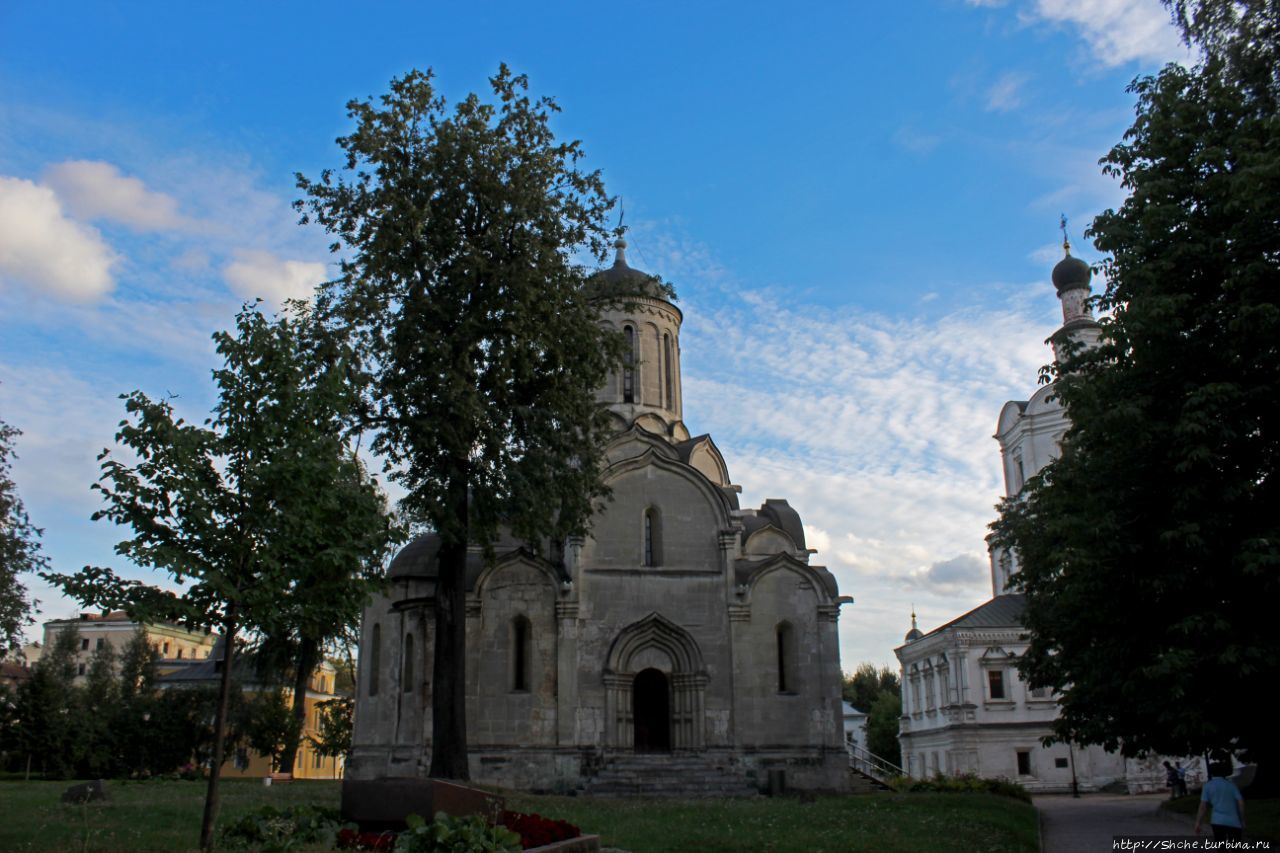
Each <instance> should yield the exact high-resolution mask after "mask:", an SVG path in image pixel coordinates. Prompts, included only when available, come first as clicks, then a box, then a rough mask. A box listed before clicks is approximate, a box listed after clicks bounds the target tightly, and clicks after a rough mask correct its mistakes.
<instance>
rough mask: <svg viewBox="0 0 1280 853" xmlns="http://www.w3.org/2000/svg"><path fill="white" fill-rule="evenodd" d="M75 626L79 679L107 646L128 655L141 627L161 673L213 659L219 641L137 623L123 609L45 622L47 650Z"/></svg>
mask: <svg viewBox="0 0 1280 853" xmlns="http://www.w3.org/2000/svg"><path fill="white" fill-rule="evenodd" d="M72 627H74V628H76V629H77V630H78V631H79V632H80V648H79V649H77V650H76V671H77V678H83V677H84V675H85V673H86V672H88V669H89V659H90V658H91V657H93V653H94V652H95V651H97V650H98V649H100V648H102V647H103V646H110V647H111V648H112V649H113V650H114V651H115V653H116V655H117V656H119V655H122V654H124V650H125V647H126V646H128V645H129V642H130V641H131V640H132V639H133V636H134V634H135V633H137V631H138V629H139V628H141V629H142V630H143V632H144V633H145V634H146V637H147V642H148V643H150V644H151V646H152V647H153V648H154V649H155V650H156V653H157V654H158V655H159V656H160V660H159V666H158V669H159V671H160V673H161V674H164V673H168V672H173V671H174V670H175V669H177V668H179V667H183V666H186V665H188V664H189V663H190V662H192V661H200V660H204V659H205V658H207V657H209V654H210V652H212V651H213V646H214V643H215V642H217V639H218V635H217V634H213V633H210V632H209V631H192V630H190V629H188V628H184V627H182V626H181V625H174V624H171V623H168V622H146V623H141V622H135V621H133V620H132V619H130V618H129V615H128V614H127V613H125V612H124V611H123V610H114V611H112V612H110V613H103V614H95V613H81V614H80V615H79V616H77V617H76V618H74V619H54V620H52V621H49V622H46V623H44V648H46V649H48V648H51V647H52V645H53V641H54V638H56V637H57V635H58V634H60V633H61V632H63V631H66V630H68V629H70V628H72Z"/></svg>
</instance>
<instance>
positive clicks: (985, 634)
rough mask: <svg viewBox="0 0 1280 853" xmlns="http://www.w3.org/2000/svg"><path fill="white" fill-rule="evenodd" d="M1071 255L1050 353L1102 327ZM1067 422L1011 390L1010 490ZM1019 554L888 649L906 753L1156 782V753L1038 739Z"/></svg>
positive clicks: (1006, 462)
mask: <svg viewBox="0 0 1280 853" xmlns="http://www.w3.org/2000/svg"><path fill="white" fill-rule="evenodd" d="M1064 248H1065V249H1067V250H1068V251H1067V255H1066V257H1065V258H1063V260H1062V261H1060V262H1059V263H1058V265H1057V266H1055V267H1054V269H1053V284H1054V287H1055V288H1056V290H1057V292H1058V298H1059V300H1061V302H1062V320H1063V323H1062V327H1061V329H1059V330H1058V332H1056V333H1055V334H1054V336H1053V337H1052V338H1051V339H1050V342H1052V344H1053V347H1054V357H1055V359H1056V358H1058V357H1059V356H1060V355H1061V347H1062V346H1064V345H1067V342H1069V341H1073V342H1075V343H1077V344H1080V345H1084V346H1090V345H1093V344H1094V343H1096V341H1097V340H1098V336H1099V334H1100V332H1099V328H1098V324H1097V322H1096V321H1095V320H1094V319H1093V316H1092V313H1091V312H1090V309H1089V307H1088V302H1087V300H1088V297H1089V279H1090V277H1091V271H1090V269H1089V266H1088V264H1086V263H1084V262H1083V261H1081V260H1079V259H1078V258H1074V257H1072V256H1071V253H1070V247H1069V246H1068V245H1067V244H1065V243H1064ZM1067 427H1068V423H1067V417H1066V413H1065V412H1064V411H1063V409H1062V407H1061V405H1060V404H1059V403H1058V401H1057V400H1056V399H1054V397H1053V386H1052V385H1047V386H1044V387H1041V388H1040V389H1039V390H1037V391H1036V393H1035V394H1034V395H1032V397H1031V399H1030V400H1013V401H1010V402H1008V403H1006V404H1005V405H1004V407H1003V409H1001V411H1000V418H999V422H998V425H997V427H996V435H995V438H996V440H997V441H998V442H999V443H1000V456H1001V461H1002V463H1003V468H1004V477H1005V493H1006V494H1007V495H1016V494H1017V493H1018V492H1020V491H1021V490H1022V487H1023V485H1024V484H1025V483H1026V481H1027V480H1028V479H1029V478H1030V477H1032V476H1034V475H1035V474H1036V473H1037V472H1038V471H1040V469H1041V468H1043V467H1044V466H1045V465H1047V464H1049V462H1050V461H1051V460H1053V459H1054V458H1055V457H1056V456H1057V455H1058V452H1059V447H1060V446H1061V442H1062V437H1063V435H1064V434H1065V433H1066V431H1067ZM1017 570H1018V566H1017V558H1016V555H1014V554H1012V553H1008V552H1006V551H1004V550H1002V549H998V548H993V549H992V551H991V587H992V595H993V598H992V599H991V600H990V601H988V602H987V603H985V604H983V605H981V606H980V607H977V608H975V609H974V610H971V611H969V612H968V613H965V614H964V615H963V616H959V617H957V618H956V619H953V620H952V621H950V622H948V623H946V624H945V625H942V626H940V627H938V628H935V629H934V630H932V631H930V632H929V633H927V634H925V633H922V632H921V631H920V630H919V629H918V628H916V624H915V615H914V614H913V615H912V620H911V623H912V624H911V631H910V632H909V633H908V634H907V636H906V641H905V643H904V644H903V645H902V646H900V647H899V648H897V649H895V650H894V653H895V654H896V655H897V656H898V660H899V662H900V663H901V665H902V718H901V724H900V732H899V738H900V740H901V743H902V761H903V766H904V767H905V769H906V770H907V772H908V773H909V774H910V775H912V776H918V777H925V776H933V775H935V774H939V773H941V774H944V775H956V774H961V773H973V774H976V775H978V776H983V777H988V778H994V777H1004V778H1008V779H1012V780H1015V781H1017V782H1019V783H1021V784H1022V785H1024V786H1025V787H1027V788H1028V789H1030V790H1033V791H1068V790H1071V789H1072V786H1073V784H1074V785H1077V786H1078V788H1079V790H1081V791H1091V790H1098V789H1100V788H1102V787H1104V786H1107V785H1111V784H1117V785H1123V786H1124V787H1125V788H1127V789H1128V790H1130V791H1137V790H1156V789H1159V788H1161V787H1162V786H1163V784H1164V775H1163V772H1162V770H1161V768H1160V762H1159V760H1158V759H1157V758H1156V757H1152V758H1149V759H1142V760H1129V761H1126V760H1125V759H1124V758H1123V757H1122V756H1121V755H1119V754H1118V753H1108V752H1105V751H1104V750H1103V749H1102V748H1101V747H1097V746H1088V747H1080V746H1075V745H1072V744H1065V743H1059V744H1055V745H1054V746H1052V747H1043V746H1041V740H1042V739H1043V738H1044V737H1046V736H1048V735H1049V734H1050V733H1051V731H1052V724H1053V721H1054V720H1055V719H1056V718H1057V716H1058V703H1057V700H1056V698H1055V697H1054V696H1053V694H1052V693H1051V692H1050V691H1049V690H1047V689H1039V690H1032V689H1030V688H1029V687H1028V686H1027V684H1026V683H1025V682H1024V681H1022V679H1021V678H1020V677H1019V675H1018V671H1017V661H1018V658H1019V657H1020V656H1021V655H1022V654H1023V653H1024V652H1025V651H1026V649H1027V646H1028V642H1027V640H1026V631H1025V629H1024V628H1023V626H1022V615H1023V608H1024V606H1025V599H1024V597H1023V596H1022V595H1019V594H1012V593H1009V592H1008V591H1007V590H1008V587H1009V580H1010V578H1011V577H1012V576H1013V575H1014V574H1015V573H1016V572H1017Z"/></svg>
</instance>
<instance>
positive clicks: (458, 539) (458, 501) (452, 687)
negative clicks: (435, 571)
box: [429, 472, 471, 781]
mask: <svg viewBox="0 0 1280 853" xmlns="http://www.w3.org/2000/svg"><path fill="white" fill-rule="evenodd" d="M448 500H449V505H448V512H449V515H450V517H451V518H452V520H453V522H454V523H453V530H452V531H448V532H446V531H443V530H442V531H441V538H442V540H443V541H442V542H441V545H440V554H439V560H440V569H439V578H438V579H437V581H436V598H435V619H436V638H435V659H434V661H433V672H432V682H431V769H430V771H429V772H430V775H431V776H433V777H435V778H438V779H460V780H463V781H466V780H468V779H470V778H471V773H470V769H469V767H468V763H467V695H466V689H467V621H466V620H467V611H466V603H467V529H468V519H467V477H466V475H465V473H460V472H455V473H454V475H453V476H452V477H450V478H449V498H448Z"/></svg>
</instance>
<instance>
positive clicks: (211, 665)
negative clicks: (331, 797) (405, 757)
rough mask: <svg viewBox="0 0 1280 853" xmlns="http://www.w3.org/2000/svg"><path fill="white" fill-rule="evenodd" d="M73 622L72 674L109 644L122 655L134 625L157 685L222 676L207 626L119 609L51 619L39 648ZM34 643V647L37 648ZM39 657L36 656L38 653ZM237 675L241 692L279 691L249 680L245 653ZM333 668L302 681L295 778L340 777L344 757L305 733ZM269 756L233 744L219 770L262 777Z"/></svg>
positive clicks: (328, 694)
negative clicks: (152, 660)
mask: <svg viewBox="0 0 1280 853" xmlns="http://www.w3.org/2000/svg"><path fill="white" fill-rule="evenodd" d="M72 627H74V628H75V629H77V630H78V631H79V633H80V647H79V648H78V649H77V650H76V666H77V672H78V674H77V679H80V678H83V677H84V676H85V674H86V673H87V672H88V667H89V661H90V659H91V658H92V656H93V653H94V652H95V651H96V650H98V649H100V648H102V647H103V646H107V645H109V646H110V647H111V648H112V649H113V650H114V651H115V653H116V654H117V655H120V654H123V653H124V650H125V647H126V646H127V645H128V644H129V642H130V641H131V640H132V639H133V637H134V634H135V633H136V632H137V631H138V629H139V628H141V629H142V630H143V632H144V633H145V635H146V638H147V642H148V643H150V644H151V646H152V647H153V648H154V649H155V650H156V653H157V654H158V655H159V658H160V659H159V661H158V662H157V670H158V672H159V675H160V678H159V680H158V685H159V687H160V688H161V689H163V690H175V689H183V688H191V687H213V688H216V687H217V685H218V683H219V681H220V680H221V676H222V643H221V637H220V636H219V635H217V634H214V633H210V632H208V631H191V630H189V629H187V628H184V627H182V626H180V625H174V624H169V623H164V622H148V623H141V622H135V621H133V620H131V619H130V618H129V616H128V614H126V613H125V612H124V611H122V610H117V611H113V612H111V613H103V614H100V615H99V614H93V613H82V614H80V615H79V616H78V617H76V618H74V619H54V620H52V621H49V622H46V623H45V624H44V648H49V647H50V646H51V645H52V643H53V642H54V640H55V639H56V637H57V635H58V634H59V633H60V632H61V631H65V630H68V629H70V628H72ZM37 648H38V647H37ZM37 657H38V655H37ZM236 676H237V678H236V680H237V681H238V682H239V683H240V685H241V687H242V689H243V690H244V692H245V693H246V694H250V695H251V694H254V693H259V692H262V691H265V690H280V689H281V688H280V687H278V686H272V685H265V684H260V683H256V682H255V681H254V675H253V667H252V665H251V664H250V661H249V658H248V657H246V656H241V657H239V658H237V660H236ZM336 677H337V672H336V670H335V669H334V668H333V665H332V664H330V663H329V662H327V661H324V662H322V663H321V664H320V665H319V666H318V667H316V671H315V672H314V673H312V676H311V680H310V683H309V684H308V685H307V695H306V698H305V700H304V702H305V704H306V709H307V714H306V721H305V724H304V726H303V733H302V734H303V736H302V743H301V744H300V745H299V747H298V755H297V758H296V759H295V760H294V767H293V775H294V778H296V779H341V778H342V771H343V766H344V758H343V757H337V758H333V757H328V756H322V755H320V754H319V753H318V752H316V751H315V748H314V747H313V746H312V744H311V741H310V740H308V737H309V736H310V737H315V736H318V735H319V709H318V707H317V706H318V705H319V704H320V703H321V702H324V701H326V700H329V699H336V698H338V695H337V694H336V693H334V692H333V691H334V682H335V679H336ZM282 692H283V693H284V694H285V697H286V701H288V702H289V703H290V704H291V705H292V694H293V691H292V689H291V687H285V688H283V691H282ZM271 771H272V767H271V760H270V758H269V757H267V756H264V755H260V754H258V753H256V752H254V751H253V750H251V749H248V748H240V749H238V748H234V747H233V748H232V749H231V750H230V751H229V753H228V755H227V758H226V764H225V765H224V766H223V773H224V774H225V775H228V776H233V777H235V776H243V777H262V776H267V775H269V774H270V773H271Z"/></svg>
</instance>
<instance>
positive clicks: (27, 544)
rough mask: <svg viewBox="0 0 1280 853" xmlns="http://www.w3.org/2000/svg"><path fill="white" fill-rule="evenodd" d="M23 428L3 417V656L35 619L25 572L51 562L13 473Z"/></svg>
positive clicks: (0, 556)
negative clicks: (45, 552) (32, 615)
mask: <svg viewBox="0 0 1280 853" xmlns="http://www.w3.org/2000/svg"><path fill="white" fill-rule="evenodd" d="M20 435H22V432H21V431H20V430H18V429H16V428H14V427H11V426H9V425H8V424H6V423H5V422H4V421H0V659H3V658H4V657H6V656H7V655H8V654H11V653H14V652H17V651H18V649H20V648H21V647H22V629H23V628H25V627H26V626H27V625H30V624H31V622H32V619H31V608H32V606H33V605H34V603H35V602H32V601H31V600H30V599H28V597H27V588H26V586H25V585H23V583H22V581H21V580H19V575H21V574H22V573H23V572H38V571H41V570H43V569H45V568H47V566H48V561H47V560H46V559H45V557H44V555H42V554H41V553H40V534H41V530H40V528H38V527H34V526H32V524H31V519H30V518H29V517H28V516H27V510H26V508H25V507H24V506H23V504H22V498H21V497H20V496H19V495H18V486H17V484H16V483H15V482H14V481H13V478H12V476H11V474H10V470H11V467H12V465H13V460H14V459H15V458H16V457H17V454H16V453H15V452H14V449H13V447H14V442H15V441H16V440H17V438H18V436H20Z"/></svg>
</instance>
